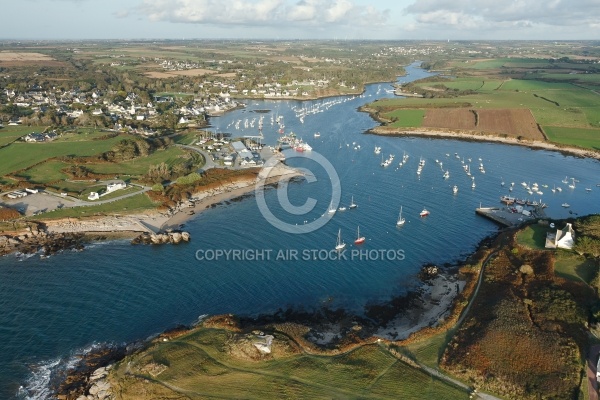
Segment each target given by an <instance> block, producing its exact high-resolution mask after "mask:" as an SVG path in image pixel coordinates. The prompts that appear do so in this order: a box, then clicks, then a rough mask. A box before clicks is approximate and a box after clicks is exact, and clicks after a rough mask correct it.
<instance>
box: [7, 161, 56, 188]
mask: <svg viewBox="0 0 600 400" xmlns="http://www.w3.org/2000/svg"><path fill="white" fill-rule="evenodd" d="M67 165H68V164H66V163H64V162H62V161H46V162H45V163H42V164H39V165H36V166H35V167H33V168H30V169H28V170H25V171H23V172H22V173H20V174H19V175H18V176H21V177H23V178H26V179H27V181H28V182H31V183H40V184H48V183H50V182H56V181H61V180H64V179H68V176H67V175H66V174H64V173H63V172H61V169H63V168H65V167H66V166H67Z"/></svg>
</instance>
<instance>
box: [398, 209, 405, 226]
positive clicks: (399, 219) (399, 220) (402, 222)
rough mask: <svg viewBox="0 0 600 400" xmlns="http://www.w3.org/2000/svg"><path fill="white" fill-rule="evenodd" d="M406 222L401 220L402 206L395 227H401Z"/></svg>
mask: <svg viewBox="0 0 600 400" xmlns="http://www.w3.org/2000/svg"><path fill="white" fill-rule="evenodd" d="M405 222H406V220H405V219H404V218H402V206H400V215H398V221H396V226H402V225H404V223H405Z"/></svg>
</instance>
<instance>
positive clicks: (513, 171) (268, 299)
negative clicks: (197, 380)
mask: <svg viewBox="0 0 600 400" xmlns="http://www.w3.org/2000/svg"><path fill="white" fill-rule="evenodd" d="M427 75H428V73H427V72H426V71H423V70H421V69H419V68H417V65H416V64H413V65H412V66H410V67H409V68H408V75H407V76H402V77H400V78H399V81H411V80H415V79H419V78H422V77H424V76H427ZM391 89H392V86H391V85H390V84H373V85H369V86H368V87H367V89H366V91H365V93H364V94H363V95H362V96H349V97H334V98H329V99H322V100H316V101H305V102H300V101H249V102H248V103H247V107H246V108H245V109H240V110H235V111H232V112H230V113H227V114H226V115H224V116H222V117H218V118H213V119H212V120H211V123H212V128H211V129H212V130H213V131H215V132H229V133H231V134H232V135H233V136H244V135H258V120H259V119H260V117H261V116H262V117H263V118H264V119H263V133H264V139H262V142H263V143H265V144H268V145H274V144H275V143H276V140H277V138H278V137H279V136H281V134H280V133H279V130H280V129H281V125H284V128H283V131H284V133H286V134H289V133H290V132H294V133H295V134H296V135H297V136H298V137H301V138H302V139H303V140H304V141H305V142H307V143H308V144H310V146H311V147H312V148H313V151H312V152H310V153H308V152H305V153H302V154H301V153H296V152H293V151H292V152H289V153H288V160H287V163H288V164H289V165H291V166H295V167H301V168H305V169H306V170H307V171H309V172H310V173H309V174H308V175H307V179H306V180H301V181H295V182H291V183H289V184H287V185H280V186H279V188H278V189H275V188H270V189H267V190H266V191H265V204H266V207H267V208H268V209H269V211H270V212H271V213H272V216H270V217H268V218H266V217H265V216H264V215H263V211H264V208H265V206H259V205H258V203H257V201H256V197H255V196H254V195H249V196H245V197H244V198H243V199H241V200H239V201H234V202H228V203H225V204H221V205H219V206H217V207H214V208H211V209H208V210H206V211H205V212H202V213H200V214H198V215H196V216H195V217H194V218H193V219H191V220H190V221H188V222H187V223H186V225H185V228H184V229H185V230H187V231H189V232H190V233H191V235H192V241H191V242H190V243H186V244H180V245H177V246H171V245H163V246H133V245H130V244H129V242H128V241H111V242H103V243H94V244H91V245H90V246H88V247H87V248H86V249H85V250H84V251H83V252H71V251H66V252H63V253H60V254H57V255H53V256H51V257H50V258H48V259H41V258H40V257H39V256H37V255H34V256H31V257H27V258H22V257H21V258H20V257H16V256H15V255H9V256H6V257H1V258H0V343H2V344H1V345H0V398H13V397H15V396H17V397H20V398H34V399H43V398H47V397H48V395H49V392H48V382H49V380H50V377H51V375H52V374H53V372H55V371H57V370H60V369H61V368H65V367H66V366H68V365H69V363H71V362H73V360H74V358H75V357H76V356H77V355H78V354H82V353H85V352H86V351H89V349H91V348H93V347H94V346H99V345H102V344H106V343H126V342H131V341H135V340H139V339H144V338H147V337H149V336H151V335H153V334H156V333H158V332H161V331H163V330H165V329H168V328H172V327H174V326H176V325H177V324H190V323H193V322H194V321H195V320H196V319H197V318H198V316H200V315H203V314H219V313H236V314H247V315H256V314H259V313H268V312H273V311H276V310H277V309H279V308H285V307H288V306H295V307H306V308H313V307H319V306H320V305H322V304H328V305H330V306H334V307H337V306H339V307H346V308H349V309H353V310H357V311H360V310H361V308H362V307H363V306H364V305H365V304H367V303H369V302H378V301H385V300H387V299H389V298H390V297H391V296H393V295H395V294H400V293H404V292H405V291H407V290H409V289H411V288H414V287H415V286H416V285H417V284H418V280H417V278H416V274H417V272H418V271H419V268H420V266H421V265H422V264H424V263H437V264H443V263H446V262H457V261H459V260H461V259H462V258H464V257H465V256H466V255H468V254H469V253H470V252H472V251H473V250H474V249H475V247H476V246H477V244H478V243H479V242H480V241H481V240H482V239H483V238H484V237H486V236H488V235H490V234H492V233H494V232H496V231H497V230H498V227H497V226H496V225H495V224H494V223H492V222H490V221H488V220H486V219H484V218H482V217H480V216H477V215H475V208H476V207H478V206H479V205H480V204H481V205H483V206H499V205H500V203H499V198H500V196H501V195H507V194H511V195H513V196H516V197H521V198H530V199H531V200H538V201H539V200H540V199H541V200H542V201H543V202H544V203H546V204H547V205H548V208H546V210H545V211H546V214H547V215H548V216H550V217H552V218H566V217H569V216H574V215H586V214H590V213H597V212H598V211H599V204H600V187H596V184H597V183H600V178H599V177H600V163H598V162H597V161H595V160H589V159H580V158H575V157H572V156H566V155H563V154H560V153H557V152H550V151H542V150H531V149H528V148H525V147H517V146H508V145H500V144H490V143H475V142H463V141H455V140H445V139H427V138H398V137H381V136H375V135H369V134H364V132H365V131H366V130H367V129H369V128H372V127H374V126H375V125H376V122H375V121H373V120H372V119H371V118H370V117H369V116H368V115H367V114H365V113H360V112H358V111H357V109H358V107H360V106H361V105H363V104H365V103H368V102H371V101H374V100H376V99H377V98H384V97H393V96H394V95H393V94H392V93H391ZM266 110H268V112H265V111H266ZM302 115H304V117H302ZM272 116H273V119H274V120H277V119H279V121H280V122H279V123H277V122H274V123H273V124H271V117H272ZM253 119H254V124H253V126H252V120H253ZM246 120H247V121H248V127H247V128H245V127H244V126H245V121H246ZM236 123H237V126H238V128H237V129H236ZM316 132H319V133H320V137H315V135H314V134H315V133H316ZM375 146H379V147H381V154H379V155H376V154H375V153H374V148H375ZM390 154H394V155H395V158H394V161H393V162H392V164H391V165H390V166H389V167H387V168H383V167H382V166H381V165H380V164H381V161H382V156H383V157H384V158H387V157H388V156H389V155H390ZM405 154H406V155H408V156H409V157H408V160H407V161H406V163H404V165H403V166H402V167H400V166H399V162H400V161H402V158H403V155H405ZM300 155H304V156H303V157H295V156H300ZM457 155H458V157H457ZM479 158H481V161H479ZM420 159H423V160H425V166H424V168H423V170H422V173H421V174H420V176H419V175H417V166H418V163H419V160H420ZM469 159H471V161H469ZM323 160H326V161H327V162H324V161H323ZM436 160H437V161H438V162H436ZM463 161H464V163H465V164H470V166H471V173H472V175H473V176H474V177H475V179H474V180H475V182H476V187H475V188H474V189H472V188H471V182H472V179H471V178H470V177H469V176H467V175H466V173H465V172H464V170H463ZM440 162H441V163H442V165H441V166H440ZM480 162H481V163H483V164H484V168H485V174H484V173H481V172H480V171H479V170H478V166H479V163H480ZM328 164H330V165H328ZM445 170H448V171H449V173H450V178H449V179H448V180H444V179H443V178H442V175H443V171H445ZM336 177H338V178H339V184H338V185H336V184H335V181H336V180H337V179H338V178H336ZM565 177H568V178H569V179H568V182H569V183H572V182H575V189H569V188H568V187H567V184H564V183H563V182H562V180H563V179H565ZM571 178H572V179H571ZM332 180H333V182H334V184H332ZM573 180H574V181H573ZM501 182H505V185H504V186H502V185H501ZM511 182H514V189H513V192H512V193H509V191H508V187H509V186H510V184H511ZM521 182H526V183H528V184H529V185H532V184H533V183H534V182H535V183H538V185H539V188H540V190H541V191H543V195H537V194H535V195H528V194H527V192H526V191H525V190H524V189H523V187H522V185H521ZM453 185H457V186H458V193H456V194H453V193H452V186H453ZM544 185H547V187H546V186H544ZM554 186H560V187H562V189H563V190H562V192H560V193H552V191H551V189H552V188H553V187H554ZM586 188H590V189H592V190H591V191H587V190H585V189H586ZM332 193H333V194H334V195H335V194H337V195H339V198H340V204H339V205H338V207H339V206H346V207H347V206H348V205H349V204H350V201H351V199H352V198H353V199H354V202H355V203H356V204H357V205H358V207H357V208H355V209H351V210H350V209H348V210H346V211H337V212H336V213H335V214H333V215H330V214H328V212H327V210H328V208H329V206H330V204H331V202H332ZM334 197H335V196H334ZM565 202H567V203H569V204H570V207H569V208H564V207H562V206H561V204H563V203H565ZM288 203H289V204H288ZM305 203H306V204H308V205H311V204H312V203H315V205H314V207H313V208H312V209H311V210H309V211H306V210H305V211H302V210H300V211H302V212H301V213H300V212H296V214H294V213H290V211H289V210H290V209H293V210H296V211H298V209H299V207H300V206H302V205H303V204H305ZM400 207H402V211H403V217H404V218H406V224H405V225H404V226H403V227H402V228H396V220H397V218H398V214H399V210H400ZM308 208H310V207H308ZM423 208H427V209H428V210H429V211H430V213H431V214H430V215H429V216H428V217H425V218H421V217H419V212H420V211H421V210H422V209H423ZM324 215H325V217H327V218H328V217H331V218H330V219H328V220H327V218H326V219H325V220H323V218H325V217H324ZM318 221H325V222H326V223H325V224H324V225H323V226H322V227H320V228H318V229H314V230H313V229H312V228H311V227H313V225H311V224H313V223H316V222H318ZM277 224H285V225H286V226H288V227H290V226H291V227H292V230H293V227H297V228H298V231H300V230H305V231H309V232H307V233H303V234H298V232H297V231H296V232H287V231H282V230H280V229H278V228H277V227H276V226H275V225H277ZM359 226H360V233H361V235H363V236H365V237H366V242H365V243H364V244H363V245H362V246H361V247H359V246H356V245H354V244H353V241H354V239H355V237H356V235H357V228H358V227H359ZM339 232H341V237H342V240H343V241H345V243H346V244H347V246H346V252H345V253H343V254H345V256H338V257H336V255H337V254H338V253H336V252H333V251H332V249H333V248H334V246H335V245H336V242H337V236H338V233H339ZM233 250H235V251H236V253H235V254H234V253H227V251H233ZM360 250H362V252H361V251H360ZM235 255H237V257H236V256H235Z"/></svg>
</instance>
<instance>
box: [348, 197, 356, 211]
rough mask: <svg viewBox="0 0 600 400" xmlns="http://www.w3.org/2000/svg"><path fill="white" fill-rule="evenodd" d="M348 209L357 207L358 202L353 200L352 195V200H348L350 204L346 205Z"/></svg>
mask: <svg viewBox="0 0 600 400" xmlns="http://www.w3.org/2000/svg"><path fill="white" fill-rule="evenodd" d="M348 207H349V208H350V209H353V208H356V207H358V204H356V203H355V202H354V196H352V200H350V205H349V206H348Z"/></svg>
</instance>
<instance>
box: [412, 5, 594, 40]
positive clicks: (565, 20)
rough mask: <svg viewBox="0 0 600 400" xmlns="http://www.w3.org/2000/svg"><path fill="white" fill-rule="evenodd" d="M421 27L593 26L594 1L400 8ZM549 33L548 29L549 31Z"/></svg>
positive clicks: (503, 28) (486, 28) (482, 28)
mask: <svg viewBox="0 0 600 400" xmlns="http://www.w3.org/2000/svg"><path fill="white" fill-rule="evenodd" d="M404 12H405V13H406V14H408V15H411V16H413V17H414V18H415V20H416V22H417V23H418V24H420V25H421V27H422V28H425V27H430V28H435V29H444V28H453V29H457V30H488V31H489V30H494V29H496V30H505V29H514V28H515V27H519V28H533V27H544V28H550V29H552V28H553V27H560V26H589V27H590V28H591V27H592V26H593V25H594V24H597V20H598V15H600V2H599V1H598V0H506V1H498V0H478V1H477V2H474V1H472V0H418V1H414V2H413V3H412V4H411V5H409V6H408V7H406V8H405V9H404ZM550 32H552V30H550Z"/></svg>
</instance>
